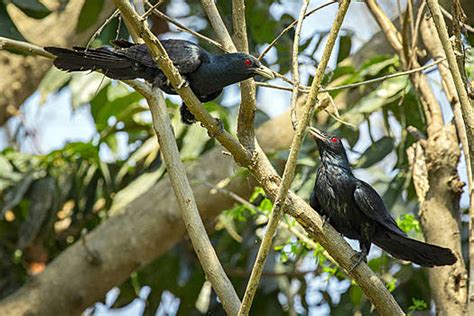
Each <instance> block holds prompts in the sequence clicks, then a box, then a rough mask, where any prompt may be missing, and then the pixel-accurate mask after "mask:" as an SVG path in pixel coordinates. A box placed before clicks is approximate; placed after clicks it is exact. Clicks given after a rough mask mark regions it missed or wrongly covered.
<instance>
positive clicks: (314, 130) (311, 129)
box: [308, 126, 326, 141]
mask: <svg viewBox="0 0 474 316" xmlns="http://www.w3.org/2000/svg"><path fill="white" fill-rule="evenodd" d="M308 132H309V133H310V134H311V135H312V136H313V137H314V138H316V139H319V140H323V141H324V140H326V136H325V135H324V134H323V133H322V132H321V131H320V130H318V129H317V128H314V127H312V126H310V127H308Z"/></svg>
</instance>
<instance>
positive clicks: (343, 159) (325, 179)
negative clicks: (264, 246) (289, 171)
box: [310, 128, 457, 269]
mask: <svg viewBox="0 0 474 316" xmlns="http://www.w3.org/2000/svg"><path fill="white" fill-rule="evenodd" d="M310 133H311V134H312V135H313V136H314V137H315V139H316V142H317V144H318V148H319V154H320V156H321V164H320V166H319V169H318V174H317V177H316V183H315V185H314V189H313V192H312V194H311V198H310V205H311V207H312V208H314V209H315V210H316V211H317V212H318V213H319V214H320V215H321V216H323V218H324V220H325V221H326V220H328V221H329V223H331V225H332V226H333V227H334V228H335V229H336V230H337V231H338V232H339V233H341V234H342V235H344V236H346V237H348V238H350V239H357V240H358V241H359V245H360V249H361V251H360V252H359V253H358V255H357V259H356V260H355V261H354V264H353V266H352V269H353V268H355V267H356V266H357V265H358V264H359V263H360V262H361V261H362V260H366V257H367V255H368V253H369V250H370V246H371V244H372V243H374V244H376V245H377V246H379V247H380V248H382V249H383V250H385V251H387V252H388V253H390V254H391V255H392V256H394V257H395V258H398V259H402V260H407V261H411V262H413V263H416V264H418V265H420V266H423V267H433V266H444V265H451V264H454V263H455V262H456V261H457V258H456V257H455V256H454V254H453V253H452V252H451V250H450V249H448V248H443V247H439V246H435V245H432V244H428V243H424V242H421V241H417V240H414V239H411V238H408V236H407V235H406V234H405V233H404V232H403V231H402V230H401V229H400V228H399V227H398V225H397V223H396V222H395V220H394V219H393V218H392V217H391V216H390V214H389V213H388V211H387V209H386V207H385V205H384V203H383V200H382V198H381V197H380V196H379V195H378V194H377V192H376V191H375V190H374V189H373V188H372V187H371V186H370V185H369V184H367V183H365V182H364V181H361V180H359V179H357V178H356V177H355V176H354V175H353V174H352V171H351V168H350V165H349V161H348V160H347V156H346V152H345V150H344V146H343V144H342V142H341V140H340V139H339V138H338V137H336V136H331V135H327V134H325V133H322V132H320V131H318V130H317V129H315V128H310Z"/></svg>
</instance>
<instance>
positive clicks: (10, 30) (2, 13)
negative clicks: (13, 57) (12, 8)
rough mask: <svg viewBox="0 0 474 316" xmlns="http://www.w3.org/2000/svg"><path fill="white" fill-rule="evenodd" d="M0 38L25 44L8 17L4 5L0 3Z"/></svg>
mask: <svg viewBox="0 0 474 316" xmlns="http://www.w3.org/2000/svg"><path fill="white" fill-rule="evenodd" d="M0 36H3V37H6V38H11V39H14V40H18V41H24V42H27V40H26V39H25V38H24V37H23V35H21V33H20V32H19V31H18V29H17V28H16V26H15V23H13V21H12V19H11V18H10V16H9V15H8V12H7V8H6V6H5V3H3V2H2V1H0Z"/></svg>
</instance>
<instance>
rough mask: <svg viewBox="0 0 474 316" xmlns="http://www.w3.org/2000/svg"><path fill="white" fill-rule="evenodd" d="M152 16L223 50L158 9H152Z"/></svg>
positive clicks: (220, 46)
mask: <svg viewBox="0 0 474 316" xmlns="http://www.w3.org/2000/svg"><path fill="white" fill-rule="evenodd" d="M145 3H146V4H147V5H148V6H152V4H151V3H150V1H148V0H145ZM153 14H154V15H156V16H158V17H160V18H162V19H163V20H165V21H168V22H170V23H171V24H174V25H176V26H177V27H178V29H181V30H183V31H186V32H188V33H190V34H192V35H194V36H196V37H198V38H200V39H202V40H204V41H206V42H208V43H210V44H212V45H214V46H216V47H217V48H219V49H221V50H224V47H223V46H222V45H221V44H220V43H219V42H217V41H215V40H213V39H211V38H209V37H207V36H205V35H202V34H201V33H198V32H196V31H193V30H191V29H190V28H188V27H187V26H186V25H184V24H182V23H180V22H178V21H177V20H175V19H173V18H171V17H170V16H168V15H166V14H164V13H163V12H161V11H159V10H158V9H156V8H154V9H153Z"/></svg>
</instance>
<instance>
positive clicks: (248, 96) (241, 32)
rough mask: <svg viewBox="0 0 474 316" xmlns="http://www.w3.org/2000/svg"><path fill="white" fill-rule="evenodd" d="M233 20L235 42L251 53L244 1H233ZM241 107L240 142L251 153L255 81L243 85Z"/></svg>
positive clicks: (238, 127)
mask: <svg viewBox="0 0 474 316" xmlns="http://www.w3.org/2000/svg"><path fill="white" fill-rule="evenodd" d="M232 18H233V26H234V40H235V42H236V44H237V48H238V49H239V50H240V51H242V52H244V53H248V52H249V43H248V39H247V25H246V21H245V2H244V0H232ZM240 85H241V87H242V88H241V89H240V96H241V102H240V107H239V118H238V120H237V135H238V137H239V140H240V142H241V143H242V144H243V145H244V146H245V147H246V148H247V150H249V151H253V150H254V149H255V142H256V140H255V129H254V121H255V109H256V106H257V100H256V87H255V81H254V80H253V79H248V80H245V81H243V82H242V83H241V84H240Z"/></svg>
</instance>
